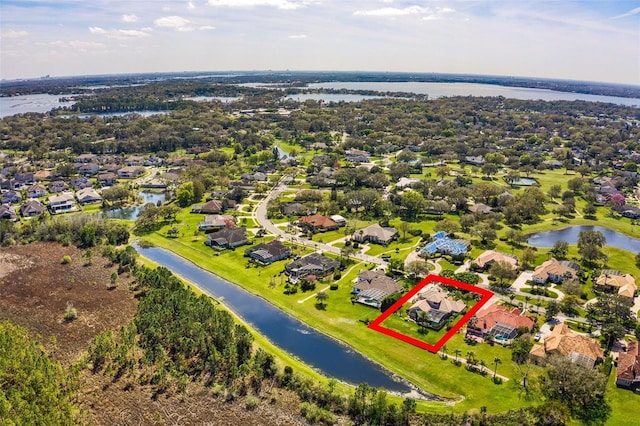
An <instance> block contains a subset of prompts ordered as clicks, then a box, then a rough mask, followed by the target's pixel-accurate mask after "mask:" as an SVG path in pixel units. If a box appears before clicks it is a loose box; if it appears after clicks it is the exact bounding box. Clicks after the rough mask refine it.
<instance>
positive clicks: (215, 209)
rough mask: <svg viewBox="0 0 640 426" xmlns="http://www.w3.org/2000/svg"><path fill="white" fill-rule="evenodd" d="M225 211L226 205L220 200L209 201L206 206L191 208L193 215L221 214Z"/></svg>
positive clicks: (200, 205) (197, 205) (199, 205)
mask: <svg viewBox="0 0 640 426" xmlns="http://www.w3.org/2000/svg"><path fill="white" fill-rule="evenodd" d="M224 210H225V204H224V202H223V201H220V200H211V201H207V202H206V203H205V204H196V205H195V206H193V207H191V213H202V214H220V213H222V212H223V211H224Z"/></svg>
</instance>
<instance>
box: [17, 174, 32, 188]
mask: <svg viewBox="0 0 640 426" xmlns="http://www.w3.org/2000/svg"><path fill="white" fill-rule="evenodd" d="M13 179H14V181H15V182H14V186H13V188H14V189H22V188H24V187H25V186H29V185H33V184H34V183H36V179H35V177H34V176H33V173H16V175H15V176H14V177H13Z"/></svg>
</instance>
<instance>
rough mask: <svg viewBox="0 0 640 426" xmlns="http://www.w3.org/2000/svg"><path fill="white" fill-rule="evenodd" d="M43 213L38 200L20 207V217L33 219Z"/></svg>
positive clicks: (30, 201)
mask: <svg viewBox="0 0 640 426" xmlns="http://www.w3.org/2000/svg"><path fill="white" fill-rule="evenodd" d="M42 213H44V206H43V205H42V203H41V202H40V201H38V200H28V201H27V202H26V203H24V204H22V205H21V206H20V214H21V215H22V217H34V216H39V215H41V214H42Z"/></svg>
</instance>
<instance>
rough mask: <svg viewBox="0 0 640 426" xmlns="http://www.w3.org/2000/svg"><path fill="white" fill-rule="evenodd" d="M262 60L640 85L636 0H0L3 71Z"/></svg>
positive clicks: (243, 64)
mask: <svg viewBox="0 0 640 426" xmlns="http://www.w3.org/2000/svg"><path fill="white" fill-rule="evenodd" d="M269 69H271V70H285V69H289V70H345V71H347V70H372V71H412V72H447V73H473V74H493V75H516V76H529V77H546V78H564V79H575V80H591V81H606V82H618V83H628V84H636V85H640V0H633V1H632V0H621V1H616V0H590V1H560V0H555V1H543V0H536V1H531V0H495V1H489V0H474V1H463V0H449V1H444V0H436V1H419V0H415V1H404V0H353V1H350V0H1V1H0V78H6V79H13V78H29V77H39V76H42V75H47V74H49V75H51V76H62V75H79V74H111V73H130V72H154V71H199V70H201V71H205V70H269Z"/></svg>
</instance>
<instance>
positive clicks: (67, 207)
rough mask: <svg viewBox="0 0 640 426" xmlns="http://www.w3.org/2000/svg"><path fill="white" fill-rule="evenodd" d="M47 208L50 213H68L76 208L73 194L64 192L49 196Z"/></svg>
mask: <svg viewBox="0 0 640 426" xmlns="http://www.w3.org/2000/svg"><path fill="white" fill-rule="evenodd" d="M49 210H50V211H51V214H59V213H69V212H74V211H76V210H77V207H76V202H75V200H74V199H73V195H71V194H70V193H68V192H66V193H63V194H60V195H52V196H51V197H49Z"/></svg>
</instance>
